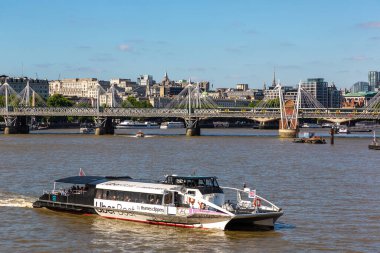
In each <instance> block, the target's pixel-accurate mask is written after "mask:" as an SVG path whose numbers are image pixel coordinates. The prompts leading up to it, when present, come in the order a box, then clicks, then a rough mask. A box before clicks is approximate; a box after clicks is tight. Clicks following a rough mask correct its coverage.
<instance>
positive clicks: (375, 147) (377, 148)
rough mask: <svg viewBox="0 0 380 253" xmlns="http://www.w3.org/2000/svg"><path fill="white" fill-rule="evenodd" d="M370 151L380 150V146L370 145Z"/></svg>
mask: <svg viewBox="0 0 380 253" xmlns="http://www.w3.org/2000/svg"><path fill="white" fill-rule="evenodd" d="M368 148H369V149H374V150H380V145H371V144H370V145H368Z"/></svg>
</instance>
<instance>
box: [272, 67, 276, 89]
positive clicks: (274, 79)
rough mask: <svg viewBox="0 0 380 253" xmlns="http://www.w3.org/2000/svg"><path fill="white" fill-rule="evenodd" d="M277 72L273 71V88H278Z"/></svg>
mask: <svg viewBox="0 0 380 253" xmlns="http://www.w3.org/2000/svg"><path fill="white" fill-rule="evenodd" d="M276 85H277V84H276V70H273V81H272V87H276Z"/></svg>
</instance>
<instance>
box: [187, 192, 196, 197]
mask: <svg viewBox="0 0 380 253" xmlns="http://www.w3.org/2000/svg"><path fill="white" fill-rule="evenodd" d="M187 194H189V195H193V196H195V191H187Z"/></svg>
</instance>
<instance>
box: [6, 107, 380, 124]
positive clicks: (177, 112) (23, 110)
mask: <svg viewBox="0 0 380 253" xmlns="http://www.w3.org/2000/svg"><path fill="white" fill-rule="evenodd" d="M0 115H1V116H3V117H7V116H13V117H17V116H43V117H52V116H88V117H113V118H124V117H138V118H183V119H186V118H188V117H189V116H190V117H196V118H199V119H208V118H246V119H252V120H256V121H259V122H266V121H272V120H278V119H280V118H281V111H280V108H261V109H255V108H251V107H247V108H236V107H232V108H216V109H193V110H192V111H191V113H189V110H188V109H171V108H162V109H161V108H160V109H159V108H79V107H10V108H4V107H2V108H0ZM298 117H299V118H304V119H322V120H325V121H331V122H339V123H341V122H346V121H351V120H380V110H374V109H366V108H364V109H342V108H331V109H311V108H304V109H303V108H301V109H299V111H298Z"/></svg>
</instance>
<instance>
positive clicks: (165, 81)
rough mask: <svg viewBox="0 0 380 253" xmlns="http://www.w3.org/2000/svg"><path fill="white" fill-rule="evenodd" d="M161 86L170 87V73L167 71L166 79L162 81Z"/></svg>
mask: <svg viewBox="0 0 380 253" xmlns="http://www.w3.org/2000/svg"><path fill="white" fill-rule="evenodd" d="M161 85H162V86H169V85H170V79H169V76H168V72H166V71H165V75H164V78H163V79H162V81H161Z"/></svg>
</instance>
